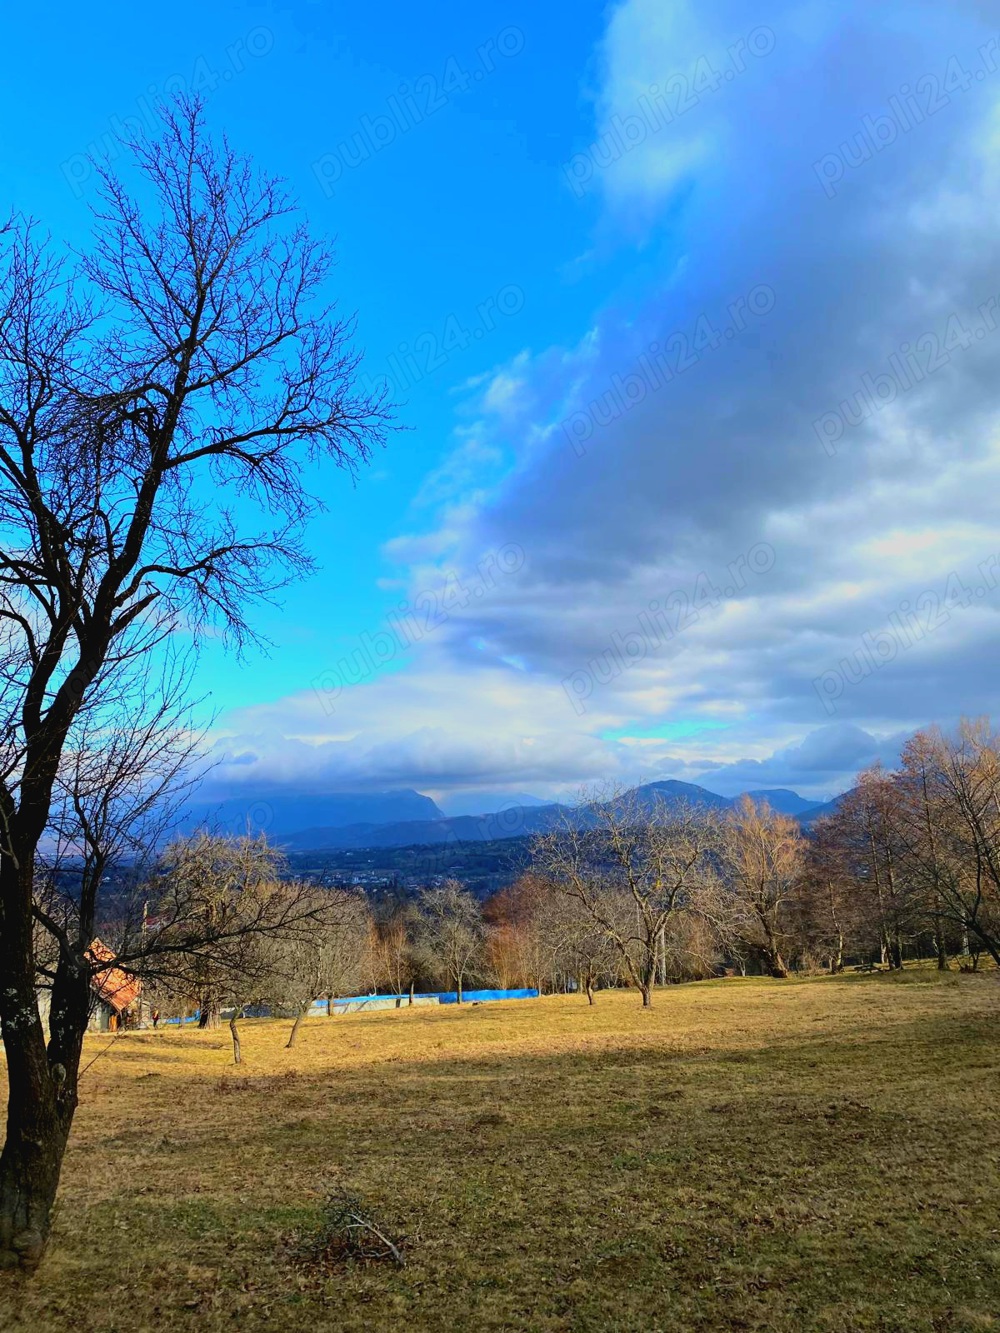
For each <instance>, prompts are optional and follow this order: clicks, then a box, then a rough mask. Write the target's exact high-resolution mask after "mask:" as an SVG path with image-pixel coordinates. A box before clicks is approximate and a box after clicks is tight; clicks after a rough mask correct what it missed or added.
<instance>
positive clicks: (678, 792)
mask: <svg viewBox="0 0 1000 1333" xmlns="http://www.w3.org/2000/svg"><path fill="white" fill-rule="evenodd" d="M636 794H637V795H638V798H639V800H640V802H641V803H642V805H643V806H651V805H655V804H657V803H659V802H663V803H664V804H666V805H670V804H672V803H676V802H678V801H686V802H687V803H688V804H689V805H700V806H702V807H703V808H707V809H709V810H727V809H728V808H729V806H731V805H732V804H733V803H732V801H731V800H730V799H729V798H728V796H719V795H718V793H717V792H714V791H709V790H708V788H707V787H698V786H696V785H695V784H694V783H693V782H677V781H675V780H674V779H673V778H668V779H667V780H666V781H664V782H647V783H646V784H645V785H644V786H642V787H637V788H636Z"/></svg>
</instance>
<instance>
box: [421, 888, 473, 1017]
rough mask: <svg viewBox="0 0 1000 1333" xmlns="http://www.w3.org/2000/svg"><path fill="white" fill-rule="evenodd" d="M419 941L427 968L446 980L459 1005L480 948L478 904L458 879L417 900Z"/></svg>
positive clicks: (431, 890)
mask: <svg viewBox="0 0 1000 1333" xmlns="http://www.w3.org/2000/svg"><path fill="white" fill-rule="evenodd" d="M418 906H419V911H420V924H419V940H420V947H421V950H422V952H423V954H424V956H425V958H426V960H427V966H428V967H429V968H431V969H433V970H435V971H438V972H439V973H440V974H441V975H443V976H444V977H446V978H447V979H448V981H450V983H451V984H452V986H454V988H455V992H456V995H457V998H458V1003H459V1004H461V1003H462V996H463V992H464V990H465V982H466V979H467V978H468V975H469V972H470V971H471V970H472V967H473V965H474V963H475V961H476V959H477V957H478V955H479V952H480V950H481V949H482V945H483V935H484V931H483V918H482V913H481V912H480V910H479V903H478V902H477V901H476V899H475V898H474V897H473V896H472V894H471V893H470V892H469V890H468V889H467V888H465V887H464V886H463V885H462V884H460V883H459V882H458V880H457V879H449V880H445V882H444V884H442V885H441V886H440V887H438V888H431V889H424V890H423V892H422V893H421V894H420V898H419V900H418Z"/></svg>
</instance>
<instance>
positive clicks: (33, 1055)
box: [0, 863, 90, 1273]
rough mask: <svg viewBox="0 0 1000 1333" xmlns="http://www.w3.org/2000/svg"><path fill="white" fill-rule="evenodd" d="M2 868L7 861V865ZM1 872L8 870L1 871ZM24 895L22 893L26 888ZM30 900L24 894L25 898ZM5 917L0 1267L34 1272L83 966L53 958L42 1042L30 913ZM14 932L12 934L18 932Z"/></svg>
mask: <svg viewBox="0 0 1000 1333" xmlns="http://www.w3.org/2000/svg"><path fill="white" fill-rule="evenodd" d="M8 865H9V863H8ZM7 873H8V874H10V873H11V870H10V869H8V871H7ZM27 891H28V892H29V895H30V889H28V890H27ZM29 901H30V896H29ZM19 916H20V914H15V913H9V914H6V915H5V920H4V923H3V925H4V929H3V930H2V931H0V975H2V976H3V978H4V986H3V988H2V993H0V1021H2V1035H3V1042H4V1049H5V1052H6V1058H7V1081H8V1095H7V1136H6V1140H5V1142H4V1146H3V1152H2V1154H0V1268H17V1267H19V1268H20V1269H21V1270H22V1271H24V1272H26V1273H30V1272H33V1271H34V1270H35V1268H37V1266H38V1264H39V1262H40V1260H41V1258H42V1255H43V1254H44V1252H45V1246H46V1244H47V1242H48V1236H49V1227H50V1223H51V1213H52V1205H53V1203H54V1202H55V1197H56V1190H57V1189H58V1186H59V1175H60V1172H61V1170H62V1161H63V1154H64V1153H65V1151H66V1142H67V1139H68V1138H69V1132H70V1127H71V1125H72V1123H73V1114H74V1112H75V1111H76V1106H77V1078H78V1076H79V1069H80V1053H81V1051H82V1049H83V1034H84V1032H85V1030H86V1027H87V1018H88V1016H89V1012H90V974H89V971H88V970H87V968H86V965H85V964H76V963H74V964H70V962H69V960H68V959H66V958H61V959H60V962H59V965H58V967H57V969H56V976H55V979H54V982H53V987H52V1005H51V1010H50V1017H49V1031H50V1040H49V1044H48V1049H46V1044H45V1031H44V1028H43V1027H42V1021H41V1018H40V1017H39V1013H38V1000H37V997H36V994H35V977H34V953H33V949H32V945H31V941H30V938H29V939H28V940H25V939H24V938H23V932H24V931H25V930H27V931H28V932H29V933H30V931H31V918H30V915H28V916H27V917H26V919H24V920H18V917H19ZM19 928H20V929H19Z"/></svg>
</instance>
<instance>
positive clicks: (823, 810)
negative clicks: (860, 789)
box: [799, 788, 853, 828]
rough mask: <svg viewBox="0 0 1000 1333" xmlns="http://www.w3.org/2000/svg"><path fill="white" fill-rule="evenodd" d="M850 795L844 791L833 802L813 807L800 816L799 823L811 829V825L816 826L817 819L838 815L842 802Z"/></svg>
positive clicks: (825, 802)
mask: <svg viewBox="0 0 1000 1333" xmlns="http://www.w3.org/2000/svg"><path fill="white" fill-rule="evenodd" d="M852 790H853V788H852ZM850 794H851V793H850V792H847V791H844V792H841V793H840V795H839V796H835V797H834V798H833V800H832V801H824V802H823V804H822V805H814V806H812V808H811V809H809V810H807V811H806V812H805V813H804V814H802V815H800V816H799V823H800V824H801V825H802V826H803V827H804V828H809V826H810V825H812V824H815V822H816V820H817V819H822V818H824V816H825V815H833V814H836V812H837V811H838V810H839V809H840V803H841V801H843V799H844V797H845V796H849V795H850Z"/></svg>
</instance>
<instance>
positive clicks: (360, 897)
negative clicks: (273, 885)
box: [268, 886, 371, 1050]
mask: <svg viewBox="0 0 1000 1333" xmlns="http://www.w3.org/2000/svg"><path fill="white" fill-rule="evenodd" d="M302 893H303V896H304V897H312V898H313V899H314V900H315V906H316V910H315V918H314V919H313V920H312V921H311V922H310V928H309V929H307V930H305V931H300V932H298V933H297V934H295V935H294V936H293V937H292V938H291V939H285V940H280V941H278V942H276V944H275V947H274V957H273V961H272V972H273V981H272V983H271V985H270V987H269V990H268V998H269V999H271V1000H272V1001H274V1002H275V1003H277V1004H278V1005H280V1006H281V1007H283V1008H286V1009H290V1010H292V1012H293V1013H294V1014H295V1020H294V1022H293V1024H292V1030H291V1032H290V1033H289V1035H288V1041H287V1043H286V1046H287V1048H288V1049H289V1050H290V1049H291V1048H292V1047H293V1046H294V1045H295V1042H296V1040H297V1038H298V1035H299V1029H300V1027H301V1026H302V1020H303V1019H304V1018H305V1016H306V1015H307V1014H308V1012H309V1009H310V1007H311V1006H312V1003H313V1001H314V1000H323V999H325V1000H326V1001H327V1005H328V1006H329V1003H330V1001H331V1000H332V999H333V998H334V997H335V996H337V995H344V994H347V993H350V991H352V990H354V989H355V988H356V987H357V986H359V985H360V984H361V979H362V975H363V972H364V966H365V956H366V951H367V948H368V943H369V937H370V934H371V913H370V911H369V909H368V904H367V902H366V901H365V897H364V894H363V893H361V892H359V891H357V890H353V889H309V888H307V887H305V886H303V887H302Z"/></svg>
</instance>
